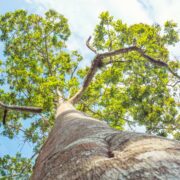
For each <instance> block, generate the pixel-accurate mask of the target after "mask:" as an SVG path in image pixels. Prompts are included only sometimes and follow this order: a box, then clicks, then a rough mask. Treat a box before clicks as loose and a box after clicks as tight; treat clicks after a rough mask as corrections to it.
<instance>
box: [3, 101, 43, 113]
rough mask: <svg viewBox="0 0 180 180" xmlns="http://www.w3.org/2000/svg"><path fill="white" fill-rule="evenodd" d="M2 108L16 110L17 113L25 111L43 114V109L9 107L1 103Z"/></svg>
mask: <svg viewBox="0 0 180 180" xmlns="http://www.w3.org/2000/svg"><path fill="white" fill-rule="evenodd" d="M0 107H1V108H3V109H7V110H15V111H25V112H32V113H41V112H42V108H39V107H32V106H16V105H7V104H4V103H2V102H1V101H0Z"/></svg>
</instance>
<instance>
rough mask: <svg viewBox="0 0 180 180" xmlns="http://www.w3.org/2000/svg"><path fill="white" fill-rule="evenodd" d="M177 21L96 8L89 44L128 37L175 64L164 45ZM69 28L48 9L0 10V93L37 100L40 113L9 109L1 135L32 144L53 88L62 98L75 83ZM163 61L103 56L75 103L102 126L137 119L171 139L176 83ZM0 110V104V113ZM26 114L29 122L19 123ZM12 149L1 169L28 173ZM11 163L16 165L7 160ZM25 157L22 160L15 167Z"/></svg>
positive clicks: (179, 122) (45, 124)
mask: <svg viewBox="0 0 180 180" xmlns="http://www.w3.org/2000/svg"><path fill="white" fill-rule="evenodd" d="M176 28H177V25H176V23H174V22H172V21H167V22H166V23H165V24H164V27H160V25H158V24H153V25H147V24H143V23H140V24H134V25H127V24H125V23H123V22H122V21H121V20H114V19H113V17H112V16H110V15H109V13H108V12H103V13H101V15H100V22H99V24H98V25H97V26H96V28H95V30H94V39H93V47H94V48H95V49H96V50H97V51H98V52H110V51H112V50H116V49H120V48H125V47H129V46H132V45H133V44H136V46H138V47H141V48H142V49H143V50H144V51H145V52H146V54H148V55H149V56H151V57H153V58H155V59H160V60H161V61H163V62H166V63H167V64H168V65H169V66H170V67H171V68H172V69H173V71H174V72H178V68H179V67H180V64H179V62H178V61H176V60H170V58H169V51H168V46H170V45H175V44H176V43H177V42H178V41H179V39H178V33H177V29H176ZM69 36H70V30H69V26H68V23H67V19H66V18H65V17H64V16H63V15H60V14H58V13H57V12H55V11H53V10H49V11H48V12H46V13H45V15H44V16H43V17H42V16H40V15H37V14H28V13H27V12H26V11H24V10H18V11H15V12H10V13H6V14H5V15H2V16H0V40H1V42H3V44H4V51H3V52H4V57H5V59H4V60H3V61H1V63H0V65H1V69H0V73H1V79H0V85H1V88H0V101H2V102H4V103H6V104H17V105H26V106H27V105H28V106H40V107H42V108H43V112H42V113H41V114H31V113H19V112H14V111H9V112H8V115H7V118H6V125H5V126H2V123H1V135H3V136H7V137H9V138H14V136H15V135H18V134H20V135H21V136H23V138H24V141H28V142H31V143H33V144H34V151H35V152H38V150H39V148H40V146H41V145H42V144H43V142H44V140H45V139H46V137H47V134H48V132H49V131H50V129H51V128H52V126H53V123H54V114H55V110H56V107H57V98H58V93H57V91H58V90H59V91H61V92H62V95H63V98H64V99H69V97H72V96H73V95H74V94H75V93H76V92H77V91H78V89H79V88H80V87H81V84H82V82H83V79H84V77H85V76H86V74H87V72H88V69H89V67H85V68H82V67H81V66H79V64H80V62H81V61H82V59H83V58H82V56H81V55H80V54H79V53H78V52H77V51H70V50H69V49H68V47H67V45H66V43H67V41H68V37H69ZM174 82H176V77H174V76H172V75H171V74H170V73H169V72H168V70H167V69H166V68H165V67H159V66H157V65H155V64H152V63H150V62H148V61H147V60H146V59H145V58H144V57H142V56H141V55H140V54H138V53H137V52H135V51H133V52H128V53H125V54H123V55H116V56H114V57H111V58H106V59H105V60H104V61H103V64H102V67H101V68H100V69H99V70H98V72H97V74H96V76H95V77H94V78H93V81H92V82H91V84H90V86H89V87H88V88H87V90H86V91H85V93H84V95H83V97H82V98H81V100H80V101H79V102H78V103H77V104H76V107H77V108H78V109H79V110H81V111H84V112H86V113H88V114H90V115H91V116H93V117H96V118H99V119H101V120H104V121H106V122H107V123H108V124H109V125H110V126H112V127H114V128H117V129H121V130H123V129H124V128H125V126H126V125H128V126H130V127H133V126H135V125H140V126H141V125H143V126H145V127H146V130H147V132H148V133H153V134H157V135H161V136H167V135H168V134H171V135H173V136H174V138H176V139H179V138H180V134H179V133H178V130H179V129H180V115H179V113H178V112H179V111H178V102H177V100H176V97H177V96H178V95H177V94H176V90H177V88H178V86H179V84H176V85H175V86H173V87H170V86H169V84H172V83H174ZM3 113H4V110H3V109H0V116H1V117H3ZM25 121H30V122H31V125H30V126H28V127H27V126H24V123H23V122H25ZM29 162H30V161H29V160H28V159H26V158H23V157H21V155H20V154H17V155H16V156H15V157H10V156H8V155H7V156H4V157H2V158H0V175H1V176H2V177H10V179H11V178H13V177H14V175H15V174H17V176H16V177H17V178H18V177H19V178H22V174H23V175H24V177H25V176H29V174H30V172H31V163H29ZM14 164H16V166H15V167H14ZM24 164H26V165H27V168H24V170H23V172H22V171H21V170H20V169H22V167H23V165H24Z"/></svg>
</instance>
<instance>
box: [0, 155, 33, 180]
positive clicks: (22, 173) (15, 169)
mask: <svg viewBox="0 0 180 180" xmlns="http://www.w3.org/2000/svg"><path fill="white" fill-rule="evenodd" d="M31 170H32V164H31V159H27V158H23V157H21V154H20V153H17V154H16V156H14V157H10V156H9V155H5V156H4V157H3V158H0V179H1V180H7V179H8V180H12V179H14V180H18V179H22V180H23V179H24V180H25V179H29V177H30V174H31Z"/></svg>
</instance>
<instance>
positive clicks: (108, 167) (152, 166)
mask: <svg viewBox="0 0 180 180" xmlns="http://www.w3.org/2000/svg"><path fill="white" fill-rule="evenodd" d="M47 179H49V180H56V179H60V180H75V179H77V180H96V179H97V180H101V179H102V180H117V179H121V180H122V179H133V180H135V179H138V180H139V179H146V180H147V179H168V180H169V179H173V180H175V179H180V143H179V142H178V141H173V140H167V139H164V138H161V137H156V136H151V135H147V134H142V133H132V132H122V131H117V130H114V129H112V128H110V127H109V126H108V125H107V124H106V123H104V122H102V121H99V120H96V119H93V118H91V117H89V116H87V115H86V114H84V113H82V112H79V111H77V110H75V108H74V107H73V106H72V105H71V104H69V103H64V104H63V105H61V106H60V107H59V108H58V111H57V117H56V121H55V126H54V128H53V129H52V131H51V133H50V135H49V137H48V139H47V141H46V143H45V144H44V145H43V147H42V149H41V152H40V154H39V156H38V158H37V160H36V164H35V167H34V171H33V175H32V180H47Z"/></svg>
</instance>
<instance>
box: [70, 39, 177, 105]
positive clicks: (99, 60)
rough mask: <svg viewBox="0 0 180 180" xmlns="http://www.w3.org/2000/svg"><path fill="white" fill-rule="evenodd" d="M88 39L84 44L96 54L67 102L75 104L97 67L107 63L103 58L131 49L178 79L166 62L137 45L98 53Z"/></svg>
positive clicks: (130, 50)
mask: <svg viewBox="0 0 180 180" xmlns="http://www.w3.org/2000/svg"><path fill="white" fill-rule="evenodd" d="M90 40H91V37H89V38H88V40H87V42H86V45H87V47H88V48H89V49H90V50H91V51H93V52H94V53H95V54H96V56H95V57H94V59H93V61H92V64H91V67H90V69H89V72H88V74H87V75H86V77H85V79H84V82H83V85H82V88H81V89H80V90H79V91H78V92H77V93H76V94H75V95H74V96H73V97H72V98H70V99H69V102H70V103H72V104H76V103H77V102H78V101H79V100H80V99H81V97H82V95H83V93H84V91H85V90H86V89H87V87H88V86H89V84H90V83H91V81H92V79H93V77H94V75H95V74H96V72H97V70H98V68H100V67H102V66H104V65H106V64H107V63H103V59H105V58H107V57H113V56H116V55H120V54H125V53H128V52H132V51H136V52H138V53H139V54H140V55H141V56H142V57H144V58H145V59H146V60H148V61H149V62H151V63H153V64H156V65H158V66H161V67H165V68H167V70H168V71H169V72H170V73H171V74H173V75H174V76H176V77H177V78H178V79H180V76H179V75H178V74H177V73H175V72H174V71H173V70H172V69H171V68H170V67H169V66H168V64H167V63H165V62H163V61H160V60H156V59H154V58H152V57H150V56H148V55H147V54H146V53H145V52H144V51H143V50H142V49H141V48H138V47H137V46H130V47H127V48H122V49H118V50H115V51H111V52H106V53H100V54H98V53H97V51H96V50H95V49H94V48H93V47H91V46H90V44H89V43H90ZM111 63H114V62H113V61H112V62H111Z"/></svg>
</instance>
